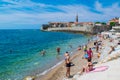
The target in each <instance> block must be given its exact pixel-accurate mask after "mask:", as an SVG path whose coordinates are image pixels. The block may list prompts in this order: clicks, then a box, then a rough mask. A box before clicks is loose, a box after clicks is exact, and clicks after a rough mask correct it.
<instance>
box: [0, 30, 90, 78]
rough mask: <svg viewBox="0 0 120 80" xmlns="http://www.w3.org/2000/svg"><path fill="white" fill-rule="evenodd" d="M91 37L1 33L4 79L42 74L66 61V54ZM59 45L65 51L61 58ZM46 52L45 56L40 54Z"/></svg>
mask: <svg viewBox="0 0 120 80" xmlns="http://www.w3.org/2000/svg"><path fill="white" fill-rule="evenodd" d="M88 38H89V37H87V36H84V35H82V34H72V33H64V32H41V31H40V30H0V80H22V79H23V78H24V77H25V76H28V75H36V74H38V73H42V72H43V71H45V70H47V69H48V68H50V67H52V66H53V65H55V64H56V63H58V62H59V61H61V60H63V54H64V52H66V51H69V52H71V51H73V50H75V49H76V48H77V47H78V46H79V45H83V44H85V43H86V42H87V40H88ZM69 45H72V48H70V47H69ZM58 46H59V47H60V48H61V52H60V55H59V56H58V55H57V52H56V47H58ZM43 49H45V50H46V55H45V56H41V54H40V51H41V50H43Z"/></svg>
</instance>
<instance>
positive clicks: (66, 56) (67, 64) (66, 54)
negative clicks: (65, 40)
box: [65, 52, 71, 77]
mask: <svg viewBox="0 0 120 80" xmlns="http://www.w3.org/2000/svg"><path fill="white" fill-rule="evenodd" d="M65 65H66V77H70V67H71V64H70V55H69V54H68V52H66V53H65Z"/></svg>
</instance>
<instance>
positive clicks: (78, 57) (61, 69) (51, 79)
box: [35, 41, 97, 80]
mask: <svg viewBox="0 0 120 80" xmlns="http://www.w3.org/2000/svg"><path fill="white" fill-rule="evenodd" d="M92 47H93V41H92V42H89V44H88V48H92ZM82 56H83V49H82V50H80V51H76V52H75V53H73V55H72V56H71V59H72V62H73V63H74V64H75V66H72V67H71V76H74V75H75V74H76V73H77V72H78V71H80V70H81V68H82V67H83V65H86V63H87V61H86V60H85V59H82ZM92 61H93V62H96V61H97V55H96V54H94V56H93V60H92ZM65 72H66V67H65V63H64V62H63V63H62V64H60V65H59V66H57V67H55V68H54V69H52V70H50V71H49V72H48V73H47V74H45V75H44V76H42V77H40V76H37V77H36V78H35V80H63V79H66V76H65ZM69 79H71V80H72V79H73V78H72V77H71V78H69Z"/></svg>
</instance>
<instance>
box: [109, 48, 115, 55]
mask: <svg viewBox="0 0 120 80" xmlns="http://www.w3.org/2000/svg"><path fill="white" fill-rule="evenodd" d="M110 48H111V50H110V51H109V52H108V54H111V52H112V51H114V50H115V48H114V47H113V46H110Z"/></svg>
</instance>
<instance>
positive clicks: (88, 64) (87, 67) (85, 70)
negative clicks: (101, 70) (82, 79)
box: [80, 62, 93, 74]
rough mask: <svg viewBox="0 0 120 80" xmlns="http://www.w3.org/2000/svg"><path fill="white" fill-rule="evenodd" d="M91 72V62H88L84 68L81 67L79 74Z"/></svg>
mask: <svg viewBox="0 0 120 80" xmlns="http://www.w3.org/2000/svg"><path fill="white" fill-rule="evenodd" d="M92 70H93V64H92V62H88V63H87V65H86V66H83V68H82V70H81V71H80V74H82V73H84V72H89V71H92Z"/></svg>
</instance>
